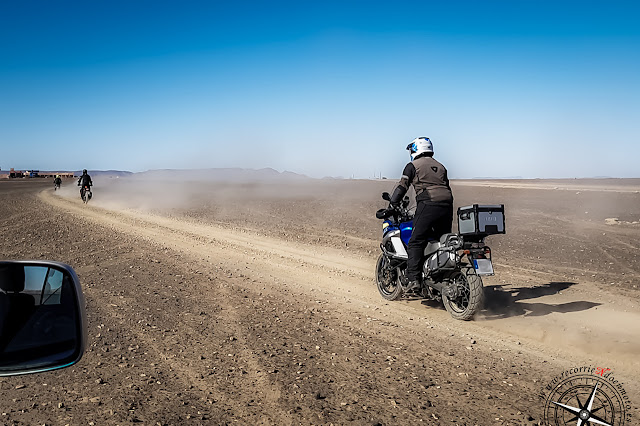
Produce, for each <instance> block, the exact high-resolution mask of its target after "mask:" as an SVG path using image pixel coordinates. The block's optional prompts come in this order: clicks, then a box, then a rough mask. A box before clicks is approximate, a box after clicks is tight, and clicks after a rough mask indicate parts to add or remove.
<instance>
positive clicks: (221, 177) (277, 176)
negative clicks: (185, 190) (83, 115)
mask: <svg viewBox="0 0 640 426" xmlns="http://www.w3.org/2000/svg"><path fill="white" fill-rule="evenodd" d="M133 177H134V178H139V179H168V180H172V179H180V180H205V181H222V182H277V181H292V180H303V179H311V178H310V177H308V176H306V175H302V174H299V173H294V172H290V171H286V170H285V171H284V172H279V171H277V170H274V169H272V168H264V169H258V170H256V169H241V168H238V167H234V168H219V169H159V170H148V171H146V172H140V173H136V174H135V175H134V176H133Z"/></svg>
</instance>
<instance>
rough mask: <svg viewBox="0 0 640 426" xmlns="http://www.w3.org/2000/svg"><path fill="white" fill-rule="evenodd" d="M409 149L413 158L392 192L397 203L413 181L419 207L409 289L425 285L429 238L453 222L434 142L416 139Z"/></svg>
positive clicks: (408, 274) (409, 263)
mask: <svg viewBox="0 0 640 426" xmlns="http://www.w3.org/2000/svg"><path fill="white" fill-rule="evenodd" d="M407 150H408V151H409V152H410V154H411V162H410V163H408V164H407V165H406V166H405V168H404V171H403V172H402V178H400V182H398V186H396V188H395V190H394V191H393V195H392V196H391V204H392V205H398V204H400V202H401V201H402V199H403V197H404V195H405V194H406V192H407V190H408V189H409V185H413V188H414V189H415V192H416V201H417V207H416V212H415V215H414V217H413V231H412V233H411V239H410V240H409V244H408V248H407V254H408V255H409V258H408V260H407V272H406V277H407V279H408V284H407V288H406V290H409V291H411V290H414V291H415V290H418V289H420V287H421V286H422V273H421V272H422V271H421V266H422V261H423V257H424V249H425V247H426V246H427V243H428V242H429V240H430V239H438V238H440V236H442V235H443V234H446V233H448V232H451V224H452V222H453V194H452V193H451V187H450V186H449V178H448V177H447V169H446V168H445V167H444V166H443V165H442V164H440V163H439V162H437V161H436V160H435V159H434V158H433V144H432V143H431V141H430V140H429V138H426V137H419V138H416V139H414V140H413V141H412V142H411V143H410V144H409V145H408V146H407Z"/></svg>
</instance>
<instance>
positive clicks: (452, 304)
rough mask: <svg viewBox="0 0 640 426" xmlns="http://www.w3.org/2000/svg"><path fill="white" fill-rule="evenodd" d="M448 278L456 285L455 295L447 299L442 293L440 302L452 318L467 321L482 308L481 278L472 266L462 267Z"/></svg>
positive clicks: (482, 290)
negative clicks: (453, 297)
mask: <svg viewBox="0 0 640 426" xmlns="http://www.w3.org/2000/svg"><path fill="white" fill-rule="evenodd" d="M450 280H451V283H452V284H453V285H455V286H456V287H457V297H456V298H455V299H449V298H448V297H447V296H445V295H444V294H443V295H442V303H443V304H444V307H445V309H446V310H447V312H449V314H450V315H451V316H452V317H453V318H455V319H459V320H462V321H469V320H470V319H472V318H473V317H474V316H475V314H477V313H478V312H479V311H480V309H482V305H483V302H484V288H483V286H482V278H481V277H480V276H479V275H477V274H476V271H475V270H474V269H473V268H463V269H462V270H461V271H456V272H455V273H454V274H453V275H452V276H451V277H450ZM450 285H451V284H450Z"/></svg>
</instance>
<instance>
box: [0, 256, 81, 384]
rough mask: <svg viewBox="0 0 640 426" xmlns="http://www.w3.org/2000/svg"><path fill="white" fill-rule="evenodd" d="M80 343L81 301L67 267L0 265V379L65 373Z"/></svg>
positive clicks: (27, 263) (78, 353)
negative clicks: (35, 374) (30, 374)
mask: <svg viewBox="0 0 640 426" xmlns="http://www.w3.org/2000/svg"><path fill="white" fill-rule="evenodd" d="M86 342H87V319H86V310H85V302H84V296H83V294H82V288H81V286H80V282H79V280H78V276H77V275H76V273H75V271H74V270H73V268H71V266H69V265H66V264H64V263H59V262H50V261H0V376H13V375H18V374H28V373H39V372H43V371H49V370H55V369H58V368H64V367H68V366H70V365H73V364H75V363H77V362H78V361H80V359H81V358H82V355H83V354H84V350H85V346H86Z"/></svg>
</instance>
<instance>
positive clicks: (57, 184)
mask: <svg viewBox="0 0 640 426" xmlns="http://www.w3.org/2000/svg"><path fill="white" fill-rule="evenodd" d="M53 184H54V185H55V186H56V187H57V188H60V184H62V178H61V177H60V175H56V178H55V179H54V180H53Z"/></svg>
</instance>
